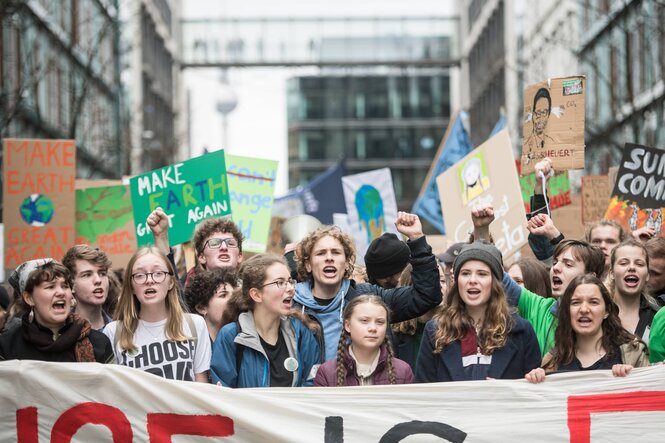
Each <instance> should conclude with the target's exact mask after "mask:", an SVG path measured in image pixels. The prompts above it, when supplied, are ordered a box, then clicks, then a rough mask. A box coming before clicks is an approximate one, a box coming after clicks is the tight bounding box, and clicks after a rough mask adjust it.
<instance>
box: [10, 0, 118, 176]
mask: <svg viewBox="0 0 665 443" xmlns="http://www.w3.org/2000/svg"><path fill="white" fill-rule="evenodd" d="M0 51H1V54H0V127H1V129H2V137H17V138H52V139H55V138H64V139H75V140H76V145H77V157H78V158H77V176H78V177H82V178H103V177H106V178H119V177H120V176H121V175H122V173H123V172H124V171H123V162H122V157H123V143H122V134H121V122H120V106H121V100H122V88H121V83H120V70H119V66H120V65H119V26H118V8H117V0H95V1H93V0H63V1H60V2H53V1H49V0H7V1H3V2H2V5H1V6H0Z"/></svg>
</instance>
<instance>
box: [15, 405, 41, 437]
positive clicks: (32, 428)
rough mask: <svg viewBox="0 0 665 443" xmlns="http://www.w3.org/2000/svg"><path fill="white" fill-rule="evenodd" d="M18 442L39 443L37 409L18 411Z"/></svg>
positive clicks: (30, 408) (32, 407)
mask: <svg viewBox="0 0 665 443" xmlns="http://www.w3.org/2000/svg"><path fill="white" fill-rule="evenodd" d="M16 442H17V443H39V433H38V432H37V408H36V407H34V406H31V407H29V408H23V409H17V410H16Z"/></svg>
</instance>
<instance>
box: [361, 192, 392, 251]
mask: <svg viewBox="0 0 665 443" xmlns="http://www.w3.org/2000/svg"><path fill="white" fill-rule="evenodd" d="M356 210H357V211H358V219H359V221H360V225H361V226H362V227H363V228H365V232H366V233H367V243H370V242H371V241H372V240H373V239H375V238H377V237H379V236H380V235H381V234H383V232H384V231H385V228H386V219H385V217H384V214H383V199H382V198H381V193H380V192H379V191H378V190H377V189H376V188H375V187H374V186H370V185H362V186H361V187H360V188H358V191H356Z"/></svg>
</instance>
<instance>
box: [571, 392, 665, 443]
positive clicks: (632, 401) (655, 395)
mask: <svg viewBox="0 0 665 443" xmlns="http://www.w3.org/2000/svg"><path fill="white" fill-rule="evenodd" d="M647 411H665V392H663V391H641V392H622V393H620V394H598V395H571V396H570V397H568V430H569V431H570V443H589V442H590V441H591V414H597V413H602V412H647Z"/></svg>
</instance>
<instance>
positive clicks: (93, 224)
mask: <svg viewBox="0 0 665 443" xmlns="http://www.w3.org/2000/svg"><path fill="white" fill-rule="evenodd" d="M105 182H106V183H107V184H108V185H107V186H95V187H87V188H83V189H77V190H76V243H85V244H90V245H94V246H97V247H99V248H100V249H101V250H102V251H104V252H105V253H106V254H107V255H108V256H109V258H110V259H111V262H113V267H114V268H124V267H125V266H126V265H127V263H128V262H129V259H130V258H131V256H132V254H134V251H136V232H135V230H134V217H133V209H132V199H131V195H130V192H129V186H127V185H123V184H120V181H119V180H118V181H116V182H115V184H113V182H111V181H108V180H105ZM94 183H95V182H94V181H86V182H85V183H79V181H78V180H77V187H81V186H86V185H91V184H94Z"/></svg>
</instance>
